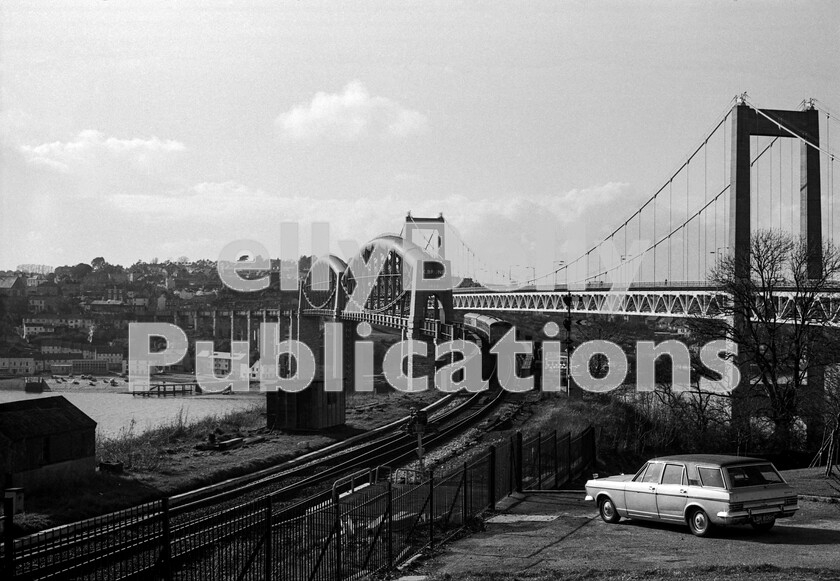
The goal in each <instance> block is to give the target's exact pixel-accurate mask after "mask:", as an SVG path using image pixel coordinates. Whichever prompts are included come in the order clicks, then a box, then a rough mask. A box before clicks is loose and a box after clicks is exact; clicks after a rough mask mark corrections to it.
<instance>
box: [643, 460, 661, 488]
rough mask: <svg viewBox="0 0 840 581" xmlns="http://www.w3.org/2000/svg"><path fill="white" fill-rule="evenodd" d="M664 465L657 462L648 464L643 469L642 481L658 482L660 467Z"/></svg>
mask: <svg viewBox="0 0 840 581" xmlns="http://www.w3.org/2000/svg"><path fill="white" fill-rule="evenodd" d="M664 466H665V465H664V464H660V463H658V462H654V463H653V464H648V469H647V470H646V471H645V475H644V477H643V478H642V482H649V483H651V484H659V477H660V476H661V475H662V468H664Z"/></svg>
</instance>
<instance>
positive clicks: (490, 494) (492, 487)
mask: <svg viewBox="0 0 840 581" xmlns="http://www.w3.org/2000/svg"><path fill="white" fill-rule="evenodd" d="M489 452H490V455H489V457H488V462H487V464H489V468H488V471H489V474H487V500H488V501H489V503H490V510H496V446H492V445H491V446H490V450H489Z"/></svg>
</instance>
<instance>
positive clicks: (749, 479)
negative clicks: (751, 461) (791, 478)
mask: <svg viewBox="0 0 840 581" xmlns="http://www.w3.org/2000/svg"><path fill="white" fill-rule="evenodd" d="M726 471H727V472H728V473H729V480H730V482H732V486H733V488H742V487H744V486H761V485H762V484H780V483H782V482H784V480H782V477H781V476H779V473H778V472H776V470H775V469H774V468H773V466H771V465H770V464H757V465H755V466H730V467H729V468H727V469H726Z"/></svg>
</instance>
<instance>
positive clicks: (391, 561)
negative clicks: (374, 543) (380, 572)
mask: <svg viewBox="0 0 840 581" xmlns="http://www.w3.org/2000/svg"><path fill="white" fill-rule="evenodd" d="M386 491H387V496H386V497H385V498H386V499H387V501H388V506H387V508H386V510H387V511H388V569H389V570H390V569H393V568H394V485H393V483H392V482H391V479H390V478H389V479H388V484H387V488H386Z"/></svg>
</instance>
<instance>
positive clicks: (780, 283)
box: [692, 230, 840, 451]
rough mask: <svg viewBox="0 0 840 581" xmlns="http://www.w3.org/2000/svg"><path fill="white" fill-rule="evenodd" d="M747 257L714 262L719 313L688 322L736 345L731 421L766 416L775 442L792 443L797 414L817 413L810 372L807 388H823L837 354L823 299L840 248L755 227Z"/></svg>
mask: <svg viewBox="0 0 840 581" xmlns="http://www.w3.org/2000/svg"><path fill="white" fill-rule="evenodd" d="M748 262H749V264H748V265H744V264H737V263H736V260H735V259H734V258H733V257H731V256H730V257H727V258H724V259H723V260H721V261H720V262H719V263H718V264H717V265H716V266H715V267H714V268H713V269H712V271H711V272H710V276H709V281H710V282H711V283H712V284H714V285H715V286H717V287H718V288H720V289H721V290H722V291H723V292H724V293H726V294H727V295H728V297H729V300H727V301H724V302H723V303H722V304H721V306H720V313H719V314H720V315H721V317H719V318H717V319H714V320H708V319H707V320H701V319H695V320H693V321H692V326H693V328H694V332H695V333H697V334H698V335H699V336H702V337H704V338H706V339H712V338H717V339H719V338H726V339H729V340H731V341H733V342H734V343H735V344H736V345H737V347H738V358H737V361H738V363H739V367H740V369H741V375H742V377H741V386H740V387H739V388H738V390H736V393H734V394H733V406H735V407H733V424H734V425H735V426H736V427H737V426H739V425H741V427H743V426H742V424H743V421H744V419H745V418H747V417H749V415H752V416H753V417H760V418H764V419H766V420H769V421H770V422H771V423H772V426H773V435H772V439H771V447H772V449H773V450H774V451H782V450H790V449H793V448H795V447H796V446H795V437H794V432H795V430H794V427H795V424H796V421H797V419H798V418H799V417H800V416H801V415H803V414H806V415H807V414H809V413H810V414H811V416H812V417H815V414H814V411H815V409H814V408H815V406H816V405H817V404H816V402H817V401H818V399H819V398H817V399H814V398H812V397H811V395H810V394H809V393H808V389H807V387H808V380H809V378H810V379H811V385H810V388H811V390H810V391H821V389H820V387H821V386H820V385H819V383H820V381H818V380H821V374H822V369H823V367H824V366H825V365H827V364H830V363H832V362H834V361H835V360H836V358H837V346H838V335H837V333H836V331H835V330H834V329H833V328H832V327H831V322H832V321H831V317H832V314H831V309H827V308H826V302H825V299H826V293H827V292H828V291H830V290H831V289H832V288H833V287H836V286H837V283H836V281H835V279H836V278H837V277H838V274H840V252H838V249H837V247H835V246H834V245H833V244H831V243H829V242H824V243H823V244H822V246H821V247H820V248H818V249H816V250H809V248H808V244H807V241H806V240H805V239H804V238H803V239H799V238H796V237H794V236H792V235H790V234H788V233H784V232H780V231H777V230H760V231H757V232H755V233H754V234H753V235H752V237H751V238H750V246H749V254H748ZM814 264H818V265H819V268H816V269H815V268H814ZM817 271H818V274H817V275H816V276H814V273H815V272H817ZM740 272H749V276H737V275H736V273H740ZM815 395H818V394H815ZM736 408H737V409H736ZM816 415H819V414H816ZM810 423H811V422H810V421H809V424H810ZM809 427H812V426H809Z"/></svg>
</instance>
